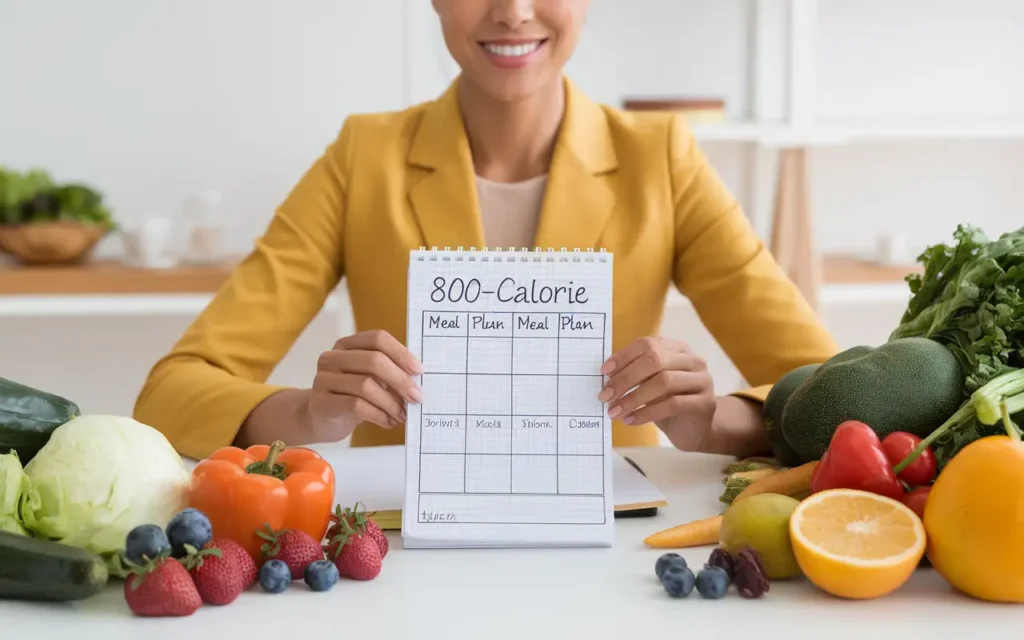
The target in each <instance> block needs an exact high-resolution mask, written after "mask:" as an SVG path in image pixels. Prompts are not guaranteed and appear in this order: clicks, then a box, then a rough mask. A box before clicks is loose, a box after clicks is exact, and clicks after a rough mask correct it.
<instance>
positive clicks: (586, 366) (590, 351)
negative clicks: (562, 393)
mask: <svg viewBox="0 0 1024 640" xmlns="http://www.w3.org/2000/svg"><path fill="white" fill-rule="evenodd" d="M604 361H605V356H604V341H603V340H601V339H598V338H559V340H558V373H561V374H569V375H584V376H587V375H591V376H592V375H601V365H603V364H604Z"/></svg>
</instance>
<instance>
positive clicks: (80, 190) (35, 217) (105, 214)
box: [0, 166, 115, 230]
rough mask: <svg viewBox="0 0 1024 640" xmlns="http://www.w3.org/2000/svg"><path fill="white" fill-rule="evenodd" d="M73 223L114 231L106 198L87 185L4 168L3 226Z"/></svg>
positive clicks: (0, 188) (0, 176) (0, 178)
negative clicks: (104, 200) (67, 182)
mask: <svg viewBox="0 0 1024 640" xmlns="http://www.w3.org/2000/svg"><path fill="white" fill-rule="evenodd" d="M59 220H71V221H76V222H82V223H91V224H96V225H100V226H102V227H104V228H106V229H108V230H109V229H113V228H114V226H115V224H114V221H113V218H112V216H111V214H110V211H109V210H108V209H107V207H106V206H105V205H104V203H103V196H102V195H101V194H100V193H99V192H98V191H96V190H95V189H93V188H92V187H89V186H87V185H83V184H59V183H57V182H55V181H54V180H53V179H52V178H51V177H50V175H49V174H48V173H47V172H45V171H43V170H40V169H32V170H29V171H27V172H23V173H20V172H17V171H13V170H11V169H8V168H5V167H3V166H0V224H3V225H15V224H29V223H35V222H56V221H59Z"/></svg>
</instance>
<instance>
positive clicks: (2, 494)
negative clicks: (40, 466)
mask: <svg viewBox="0 0 1024 640" xmlns="http://www.w3.org/2000/svg"><path fill="white" fill-rule="evenodd" d="M27 488H28V476H27V475H25V470H24V469H23V468H22V466H21V460H20V459H19V458H18V453H17V452H16V451H12V452H11V453H5V454H3V455H0V531H7V532H9V533H17V534H20V535H23V536H27V535H29V532H28V530H27V529H26V528H25V526H24V525H23V524H22V522H21V515H20V513H19V505H20V504H21V496H22V495H24V493H25V491H26V489H27Z"/></svg>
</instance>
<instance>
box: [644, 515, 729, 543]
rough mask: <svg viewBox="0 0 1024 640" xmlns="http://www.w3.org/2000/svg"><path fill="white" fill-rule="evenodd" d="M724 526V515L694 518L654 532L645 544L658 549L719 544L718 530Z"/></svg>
mask: <svg viewBox="0 0 1024 640" xmlns="http://www.w3.org/2000/svg"><path fill="white" fill-rule="evenodd" d="M721 526H722V516H720V515H718V516H712V517H710V518H704V519H702V520H694V521H693V522H687V523H686V524H680V525H676V526H674V527H671V528H669V529H665V530H663V531H659V532H657V533H652V534H651V535H649V536H647V537H646V538H644V544H646V545H647V546H649V547H655V548H657V549H678V548H681V547H700V546H703V545H706V544H718V530H719V528H720V527H721Z"/></svg>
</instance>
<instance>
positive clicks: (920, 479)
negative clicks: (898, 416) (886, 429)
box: [882, 431, 937, 487]
mask: <svg viewBox="0 0 1024 640" xmlns="http://www.w3.org/2000/svg"><path fill="white" fill-rule="evenodd" d="M919 444H921V438H919V437H917V436H915V435H914V434H912V433H907V432H906V431H895V432H893V433H890V434H889V435H887V436H885V438H883V439H882V450H883V451H885V455H886V457H887V458H889V462H890V463H892V467H893V471H895V472H896V477H898V478H899V479H900V480H902V481H903V482H906V483H907V484H909V485H910V486H912V487H922V486H924V485H928V484H931V483H932V481H934V480H935V471H936V467H937V465H936V461H935V453H934V452H932V450H931V449H929V448H928V447H925V448H924V449H923V450H922V451H921V454H920V455H919V456H917V457H916V458H914V460H913V461H911V462H910V463H909V464H907V465H906V466H904V467H901V466H900V463H902V462H903V461H904V460H905V459H906V458H907V457H909V456H910V453H911V452H912V451H914V450H915V449H916V448H917V446H918V445H919Z"/></svg>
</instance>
